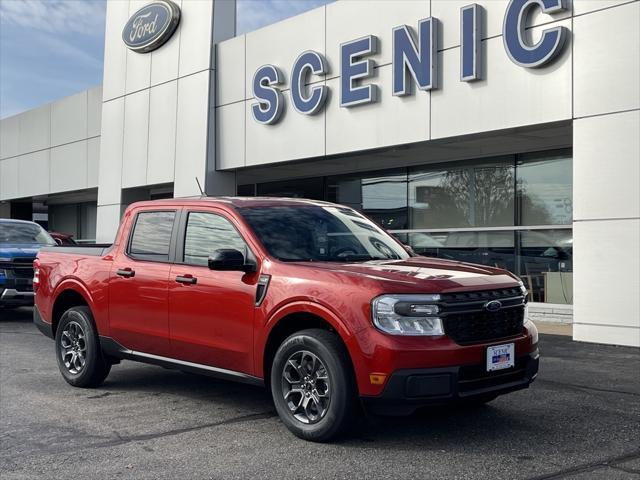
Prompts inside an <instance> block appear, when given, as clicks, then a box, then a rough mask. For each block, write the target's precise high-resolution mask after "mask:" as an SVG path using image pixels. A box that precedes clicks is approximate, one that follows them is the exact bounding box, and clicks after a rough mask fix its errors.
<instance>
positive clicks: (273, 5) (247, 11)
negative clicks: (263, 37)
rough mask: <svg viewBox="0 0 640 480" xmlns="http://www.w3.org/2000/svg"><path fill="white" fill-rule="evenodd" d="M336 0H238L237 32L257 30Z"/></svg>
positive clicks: (239, 33) (240, 33) (238, 33)
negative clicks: (293, 0)
mask: <svg viewBox="0 0 640 480" xmlns="http://www.w3.org/2000/svg"><path fill="white" fill-rule="evenodd" d="M333 1H335V0H296V1H295V2H292V1H291V0H268V1H267V0H236V34H237V35H242V34H243V33H247V32H251V31H253V30H257V29H258V28H262V27H266V26H267V25H271V24H272V23H276V22H279V21H280V20H284V19H285V18H289V17H294V16H296V15H299V14H301V13H303V12H306V11H308V10H313V9H314V8H318V7H321V6H322V5H326V4H327V3H331V2H333Z"/></svg>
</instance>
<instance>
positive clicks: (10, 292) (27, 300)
mask: <svg viewBox="0 0 640 480" xmlns="http://www.w3.org/2000/svg"><path fill="white" fill-rule="evenodd" d="M33 297H34V294H33V292H32V291H23V290H16V289H15V288H5V287H0V306H3V307H4V306H9V307H20V306H24V305H33Z"/></svg>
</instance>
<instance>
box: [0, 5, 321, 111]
mask: <svg viewBox="0 0 640 480" xmlns="http://www.w3.org/2000/svg"><path fill="white" fill-rule="evenodd" d="M106 1H107V0H0V118H6V117H9V116H12V115H15V114H17V113H20V112H23V111H25V110H29V109H31V108H35V107H37V106H40V105H44V104H46V103H48V102H52V101H54V100H57V99H59V98H62V97H65V96H68V95H71V94H73V93H76V92H79V91H82V90H85V89H87V88H91V87H94V86H96V85H99V84H101V83H102V64H103V58H104V25H105V13H106ZM108 1H121V0H108ZM188 1H201V0H183V2H188ZM331 1H333V0H237V31H238V33H246V32H249V31H252V30H255V29H257V28H260V27H263V26H265V25H268V24H271V23H274V22H277V21H279V20H282V19H284V18H287V17H290V16H293V15H297V14H298V13H302V12H304V11H307V10H311V9H312V8H316V7H318V6H321V5H324V4H326V3H330V2H331ZM123 26H124V25H123Z"/></svg>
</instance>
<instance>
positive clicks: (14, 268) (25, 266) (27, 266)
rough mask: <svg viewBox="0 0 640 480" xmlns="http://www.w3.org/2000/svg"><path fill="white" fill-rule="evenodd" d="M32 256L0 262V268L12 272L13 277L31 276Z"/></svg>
mask: <svg viewBox="0 0 640 480" xmlns="http://www.w3.org/2000/svg"><path fill="white" fill-rule="evenodd" d="M34 260H35V259H34V258H14V259H13V260H12V261H10V262H0V270H7V271H10V272H12V273H13V276H14V277H15V278H33V261H34Z"/></svg>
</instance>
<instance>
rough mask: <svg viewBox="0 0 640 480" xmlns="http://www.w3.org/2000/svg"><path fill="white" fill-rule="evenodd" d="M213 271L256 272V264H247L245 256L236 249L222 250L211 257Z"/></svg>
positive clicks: (210, 264)
mask: <svg viewBox="0 0 640 480" xmlns="http://www.w3.org/2000/svg"><path fill="white" fill-rule="evenodd" d="M209 268H210V269H211V270H221V271H238V272H255V271H256V266H255V264H254V263H247V262H245V258H244V255H243V254H242V253H241V252H240V251H238V250H236V249H234V248H220V249H218V250H216V251H215V252H213V254H212V255H211V256H210V257H209Z"/></svg>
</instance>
